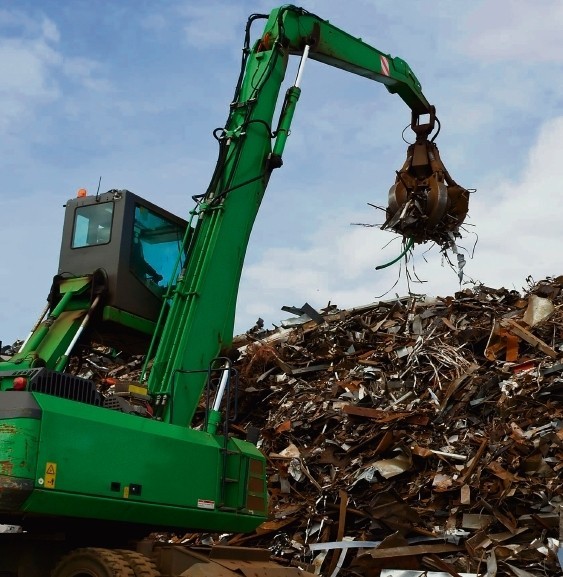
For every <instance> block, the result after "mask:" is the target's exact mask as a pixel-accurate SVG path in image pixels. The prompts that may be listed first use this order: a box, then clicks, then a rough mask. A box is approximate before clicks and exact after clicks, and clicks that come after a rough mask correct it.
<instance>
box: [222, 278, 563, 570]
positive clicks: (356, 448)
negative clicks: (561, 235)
mask: <svg viewBox="0 0 563 577" xmlns="http://www.w3.org/2000/svg"><path fill="white" fill-rule="evenodd" d="M324 313H325V314H324V315H323V318H322V319H317V320H316V321H309V322H305V323H304V324H302V325H301V326H298V327H294V328H292V329H290V330H279V331H277V332H276V333H274V334H272V335H270V336H268V337H266V338H262V339H257V340H256V341H255V342H253V343H251V344H248V345H246V346H245V347H243V348H242V349H241V352H242V353H243V357H242V360H241V362H240V373H241V391H240V403H241V406H240V410H239V415H240V419H241V424H242V425H244V424H245V423H246V422H249V423H252V424H253V425H254V426H260V427H261V428H262V441H261V448H262V450H263V451H264V453H265V454H266V456H267V457H268V461H269V465H270V471H271V475H270V480H269V486H270V494H271V520H270V521H268V522H267V523H265V524H264V525H263V526H262V527H260V529H259V530H258V531H257V532H256V534H255V535H253V536H251V537H248V536H242V535H240V536H235V537H231V538H230V539H229V540H228V541H229V542H230V543H232V544H243V543H244V544H246V545H257V546H266V547H272V544H273V546H274V552H275V554H276V555H277V556H278V557H281V558H286V559H297V558H299V559H305V560H307V561H308V562H309V563H310V564H311V565H312V566H313V567H314V568H316V569H317V570H319V569H320V571H321V574H322V575H327V576H328V575H333V574H334V571H335V569H337V568H340V574H341V575H370V576H371V575H377V574H378V571H379V570H380V569H382V568H386V569H401V568H402V569H416V570H419V571H420V570H433V571H441V572H444V571H445V572H446V574H451V575H456V574H458V573H472V574H476V573H486V572H487V571H488V574H490V575H494V574H497V575H514V576H516V577H527V576H529V575H560V574H561V570H562V568H561V566H560V562H561V561H558V560H557V554H558V548H559V546H560V539H561V537H562V536H563V535H561V532H562V531H563V525H562V524H561V523H562V521H561V512H560V511H561V506H562V505H563V364H562V362H561V359H562V358H563V277H559V278H556V279H547V280H545V281H542V282H540V283H537V284H535V285H533V286H531V287H530V289H529V291H527V293H526V294H525V295H523V296H521V295H520V294H519V293H518V292H516V291H509V290H506V289H500V290H493V289H489V288H487V287H484V286H481V287H479V288H477V289H474V290H466V291H464V292H460V293H458V294H456V295H455V297H450V298H438V299H436V300H434V301H433V302H427V303H424V302H420V301H417V300H416V299H413V298H408V299H397V300H394V301H392V302H382V303H375V304H372V305H370V306H366V307H363V308H359V309H355V310H349V311H340V312H338V311H330V310H325V311H324ZM250 336H252V334H250ZM559 555H563V551H561V550H560V549H559ZM387 574H389V573H387ZM417 574H418V573H417Z"/></svg>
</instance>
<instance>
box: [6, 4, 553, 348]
mask: <svg viewBox="0 0 563 577" xmlns="http://www.w3.org/2000/svg"><path fill="white" fill-rule="evenodd" d="M276 6H277V4H276V3H274V2H271V1H266V0H255V1H250V0H240V1H233V0H230V1H227V0H207V1H206V2H201V1H197V2H196V1H194V0H177V1H176V0H169V1H164V0H162V1H161V2H150V1H149V0H135V1H133V0H120V1H117V0H115V1H110V0H73V1H72V2H60V1H59V0H41V1H39V0H18V1H15V0H13V1H11V0H4V1H3V2H1V3H0V78H1V79H2V81H1V82H0V134H1V138H0V162H1V163H2V169H1V171H0V179H1V181H0V182H1V184H0V207H1V213H0V214H1V220H0V251H1V252H0V263H1V265H0V297H1V301H0V302H1V306H0V339H2V340H3V341H4V343H9V342H12V341H13V340H15V339H16V338H20V337H24V336H25V335H26V334H27V332H28V330H29V328H30V327H31V325H32V324H33V322H34V321H35V319H36V317H37V315H38V314H39V312H40V311H41V310H42V308H43V306H44V303H45V298H46V295H47V292H48V289H49V286H50V282H51V278H52V276H53V275H54V274H55V273H56V271H57V263H58V253H59V245H60V233H61V225H62V220H63V208H62V206H63V204H64V203H65V201H66V200H67V199H68V198H70V197H72V196H74V195H75V192H76V190H77V189H78V188H81V187H84V188H87V189H88V190H89V191H91V192H95V190H96V187H97V183H98V178H99V177H100V176H101V177H102V185H101V189H102V191H105V190H108V189H111V188H127V189H129V190H132V191H133V192H135V193H137V194H139V195H141V196H143V197H145V198H147V199H149V200H151V201H153V202H155V203H156V204H160V205H161V206H163V207H165V208H167V209H168V210H170V211H172V212H175V213H177V214H180V215H182V216H186V215H187V213H188V211H189V210H190V209H191V208H192V201H191V196H192V195H193V194H198V193H201V192H204V191H205V188H206V186H207V184H208V181H209V179H210V177H211V173H212V170H213V167H214V164H215V160H216V154H217V148H216V143H215V140H214V139H213V138H212V135H211V132H212V130H213V129H214V128H216V127H220V126H223V124H224V122H225V119H226V117H227V112H228V104H229V102H230V99H231V97H232V94H233V90H234V86H235V83H236V79H237V74H238V69H239V62H240V55H241V47H242V43H243V36H244V26H245V22H246V18H247V17H248V15H249V14H251V13H253V12H262V13H267V12H269V11H270V10H271V9H273V8H275V7H276ZM301 6H303V7H304V8H306V9H308V10H310V11H312V12H314V13H316V14H317V15H319V16H320V17H322V18H324V19H328V20H330V21H331V22H332V23H333V24H335V25H337V26H339V27H340V28H342V29H344V30H345V31H347V32H348V33H350V34H352V35H354V36H357V37H361V38H362V39H363V40H364V41H366V42H368V43H370V44H371V45H373V46H375V47H376V48H378V49H380V50H382V51H383V52H386V53H389V54H391V55H392V56H400V57H401V58H403V59H404V60H406V61H407V62H408V63H409V65H410V66H411V68H412V69H413V70H414V72H415V74H416V75H417V76H418V78H419V79H420V81H421V83H422V86H423V90H424V93H425V95H426V97H427V99H428V100H429V101H430V102H431V103H433V104H434V105H435V106H436V108H437V111H438V116H439V118H440V120H441V123H442V131H441V133H440V135H439V137H438V140H437V144H438V146H439V148H440V151H441V154H442V159H443V160H444V162H445V164H446V166H447V167H448V169H449V171H450V173H451V174H452V176H453V177H454V178H455V179H456V180H457V181H458V182H459V183H460V184H462V185H463V186H465V187H467V188H475V189H476V190H477V192H476V193H475V194H474V195H473V196H472V199H471V205H470V214H469V218H468V220H467V227H466V229H467V232H466V233H464V238H463V240H462V241H461V242H460V247H459V248H460V250H462V251H465V254H466V258H467V261H468V262H467V265H466V268H465V271H466V275H467V276H466V281H467V282H469V281H470V280H473V281H474V282H478V283H483V284H485V285H488V286H493V287H500V286H506V287H507V288H515V289H517V290H520V289H522V288H523V287H525V286H527V284H526V282H527V281H526V279H527V277H529V276H531V277H533V278H534V279H535V280H540V279H541V278H544V277H546V276H556V275H559V274H561V272H563V270H562V268H563V267H562V265H561V260H563V258H562V257H561V251H560V249H559V247H560V242H561V237H562V236H563V231H562V229H561V226H560V223H559V221H560V206H561V203H562V201H561V197H560V194H561V191H562V189H563V181H562V177H563V160H562V159H561V153H560V149H561V140H562V138H563V105H562V103H563V97H562V94H563V90H562V89H563V75H562V74H561V71H562V68H563V35H561V32H560V31H561V28H562V26H563V3H561V2H559V1H558V0H536V2H528V1H524V0H480V1H479V0H474V1H473V2H452V1H451V0H435V1H434V2H431V3H428V2H413V1H407V0H354V1H350V2H342V1H341V0H324V1H320V0H319V1H314V0H303V2H302V3H301ZM261 25H262V24H260V22H259V25H258V26H256V29H257V30H259V28H260V26H261ZM294 69H295V64H291V65H290V72H289V73H288V81H289V82H291V81H292V80H293V78H294V72H292V70H294ZM302 90H303V93H302V96H301V100H300V102H299V106H298V110H297V112H296V115H295V118H294V122H293V127H292V134H291V136H290V139H289V142H288V144H287V147H286V152H285V155H284V166H283V168H281V169H280V170H278V171H276V172H275V173H274V175H273V177H272V179H271V182H270V186H269V188H268V191H267V193H266V197H265V200H264V203H263V206H262V208H261V211H260V213H259V216H258V219H257V222H256V225H255V228H254V231H253V234H252V238H251V244H250V247H249V250H248V253H247V259H246V264H245V269H244V271H243V278H242V283H241V290H240V296H239V306H238V312H237V323H236V330H237V332H242V331H244V330H246V329H247V328H249V327H250V326H252V325H253V324H254V321H255V320H256V318H257V317H258V316H261V317H262V318H264V319H265V321H266V326H268V327H271V325H272V323H278V322H279V320H280V319H283V318H286V317H287V316H288V315H287V313H284V312H282V311H280V307H281V306H283V305H293V306H300V305H302V304H303V303H304V302H309V303H310V304H312V305H313V306H316V307H323V306H325V305H326V304H327V302H328V301H331V302H332V303H335V304H337V305H339V306H340V307H342V308H344V307H352V306H357V305H361V304H366V303H369V302H372V301H374V300H377V299H379V298H381V297H382V295H386V296H385V297H384V298H390V297H392V296H393V295H395V294H400V295H404V294H406V293H407V292H408V291H409V290H410V291H412V292H415V293H426V294H429V295H434V296H435V295H440V296H446V295H450V294H453V293H454V292H455V291H456V290H459V281H458V279H457V275H456V273H455V271H452V270H451V268H450V267H449V266H447V263H443V262H442V257H441V255H440V253H439V251H438V250H437V249H436V248H432V247H430V246H429V245H425V246H419V247H417V248H416V249H415V251H414V256H413V258H412V259H411V260H410V261H409V263H408V265H407V269H406V270H405V266H404V263H403V266H402V267H401V266H400V265H399V264H397V265H395V266H393V267H390V268H387V269H385V270H384V271H376V270H375V267H376V266H377V265H380V264H382V263H385V262H388V261H389V260H391V259H393V258H394V257H396V256H397V255H398V254H399V252H400V240H399V239H395V237H394V235H393V234H391V233H389V232H382V231H380V230H379V229H378V228H377V227H361V226H355V225H353V224H352V223H365V224H374V225H375V224H379V223H381V221H382V218H381V214H380V213H378V212H377V211H376V210H375V209H373V208H372V207H371V206H370V205H369V203H372V204H378V205H385V204H386V198H387V191H388V189H389V186H390V185H391V184H392V182H393V180H394V171H395V170H396V169H398V168H399V167H400V166H401V165H402V163H403V161H404V155H405V151H406V145H405V144H404V142H403V141H402V138H401V134H402V131H403V129H404V127H405V126H406V125H407V124H408V123H409V121H410V111H409V110H408V108H407V107H406V105H405V104H404V103H403V102H402V100H401V99H400V98H399V97H398V96H394V95H390V94H388V93H387V91H386V90H385V88H384V87H383V85H381V84H378V83H376V82H372V81H369V80H366V79H364V78H359V77H356V76H353V75H351V74H349V73H345V72H343V71H341V70H336V69H332V68H330V67H327V66H325V65H322V64H319V63H316V62H310V63H309V64H308V65H307V68H306V71H305V76H304V79H303V83H302ZM406 272H408V273H410V274H406ZM415 273H416V277H418V279H419V280H421V281H423V282H422V283H420V282H412V280H416V277H415V276H414V275H415ZM409 276H410V278H411V282H410V283H409V282H408V277H409ZM467 286H471V284H468V285H467Z"/></svg>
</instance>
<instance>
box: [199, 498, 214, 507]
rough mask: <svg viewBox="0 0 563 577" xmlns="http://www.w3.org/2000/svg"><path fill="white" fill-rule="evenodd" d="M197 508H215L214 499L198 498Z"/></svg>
mask: <svg viewBox="0 0 563 577" xmlns="http://www.w3.org/2000/svg"><path fill="white" fill-rule="evenodd" d="M197 508H198V509H215V501H210V500H209V499H198V500H197Z"/></svg>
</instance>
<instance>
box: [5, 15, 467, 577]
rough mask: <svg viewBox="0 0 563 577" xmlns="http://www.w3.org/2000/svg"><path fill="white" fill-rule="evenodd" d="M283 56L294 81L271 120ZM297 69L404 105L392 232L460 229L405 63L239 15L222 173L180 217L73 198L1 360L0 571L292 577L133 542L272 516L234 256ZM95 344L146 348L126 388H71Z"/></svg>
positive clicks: (278, 155)
mask: <svg viewBox="0 0 563 577" xmlns="http://www.w3.org/2000/svg"><path fill="white" fill-rule="evenodd" d="M259 19H265V20H266V24H265V28H264V31H263V33H262V34H261V35H260V37H259V38H258V39H257V40H256V41H255V42H254V43H253V44H251V42H250V36H251V26H252V24H253V23H254V22H255V21H257V20H259ZM293 55H296V56H298V57H300V58H301V60H300V64H299V69H298V73H297V78H296V79H295V82H294V83H293V85H292V86H290V87H289V89H288V90H287V92H286V93H285V96H284V97H283V98H284V100H283V105H282V106H281V108H280V110H281V112H280V113H279V118H278V119H277V126H274V125H273V122H274V121H273V117H274V113H275V110H276V106H277V104H278V100H279V98H280V90H281V87H282V84H283V80H284V77H285V74H286V68H287V65H288V60H289V57H290V56H293ZM308 58H312V59H314V60H318V61H320V62H323V63H325V64H328V65H330V66H334V67H336V68H339V69H341V70H343V71H344V72H349V73H352V74H357V75H360V76H364V77H365V78H367V79H368V80H373V81H375V82H378V83H381V84H383V85H384V86H385V87H386V88H387V90H388V91H389V92H390V93H392V94H398V95H399V97H400V98H401V99H402V100H403V101H404V103H405V104H406V105H407V106H408V107H409V109H410V110H411V118H410V121H411V127H412V129H413V131H414V136H415V142H414V143H413V144H412V145H411V146H410V147H409V149H408V151H407V160H406V161H405V164H404V166H403V167H402V168H401V169H400V170H399V171H398V172H397V175H396V178H395V183H394V185H393V186H392V187H391V190H390V192H389V207H388V209H387V220H386V227H387V228H390V229H392V230H394V231H396V232H398V233H399V234H401V235H403V236H404V237H405V238H408V239H409V240H410V241H411V242H426V241H428V240H433V241H436V242H442V241H443V239H450V238H451V237H452V235H454V236H455V235H456V234H458V233H459V226H460V225H461V223H462V222H463V219H464V217H465V215H466V213H467V202H468V192H467V191H466V190H465V189H463V188H461V187H459V186H458V185H457V184H456V183H455V182H454V181H453V180H452V179H451V177H450V176H449V174H448V173H447V171H446V169H445V168H444V166H443V164H442V162H441V160H440V157H439V154H438V150H437V148H436V145H435V144H434V142H433V140H432V139H431V134H432V133H433V131H434V129H435V123H436V122H437V121H436V114H435V109H434V107H433V106H431V105H430V104H429V103H428V101H427V100H426V98H425V97H424V95H423V93H422V90H421V85H420V83H419V81H418V80H417V78H416V77H415V75H414V74H413V72H412V70H411V69H410V68H409V66H408V65H407V63H406V62H405V61H404V60H401V59H400V58H393V57H391V56H389V55H388V54H385V53H383V52H380V51H379V50H377V49H375V48H373V47H371V46H369V45H367V44H366V43H364V42H363V41H362V40H360V39H358V38H354V37H353V36H350V35H349V34H347V33H346V32H343V31H342V30H340V29H338V28H336V27H335V26H333V25H332V24H330V23H329V22H327V21H325V20H323V19H321V18H319V17H318V16H315V15H314V14H311V13H309V12H307V11H305V10H303V9H301V8H297V7H295V6H282V7H280V8H277V9H275V10H273V11H272V12H271V13H270V14H269V15H258V14H255V15H252V16H251V17H250V18H249V20H248V24H247V29H246V40H245V46H244V50H243V62H242V67H241V73H240V76H239V78H238V81H237V83H236V89H235V94H234V99H233V102H232V103H231V105H230V107H229V115H228V119H227V122H226V124H225V127H224V128H223V129H221V130H217V131H216V132H215V133H214V135H215V137H216V139H217V141H218V144H219V153H218V160H217V164H216V168H215V171H214V173H213V175H212V178H211V182H210V184H209V187H208V189H207V191H206V192H205V193H204V194H201V195H200V196H195V197H194V199H195V207H194V208H193V210H192V211H191V212H190V213H189V218H188V220H187V221H185V220H183V219H182V218H179V217H176V216H174V215H172V214H170V213H168V212H166V211H165V210H163V209H161V208H159V207H158V206H156V205H154V204H152V203H150V202H148V201H146V200H144V199H142V198H140V197H139V196H137V195H135V194H133V193H131V192H129V191H127V190H110V191H108V192H105V193H103V194H96V195H90V196H89V195H87V194H86V193H85V191H83V190H81V191H79V194H78V196H77V197H76V198H74V199H72V200H69V201H68V202H67V204H66V210H65V221H64V227H63V234H62V245H61V253H60V263H59V270H58V273H57V274H56V276H55V277H54V279H53V283H52V288H51V290H50V293H49V295H48V299H47V306H46V308H45V310H44V311H43V313H42V314H41V316H40V318H39V319H38V321H37V323H36V325H35V326H34V327H33V329H32V330H31V331H30V334H29V336H28V338H27V339H26V340H25V342H24V343H23V344H22V345H21V346H20V347H19V349H18V351H17V352H16V353H15V354H14V355H13V356H12V357H11V358H10V359H9V360H7V361H2V362H0V523H3V524H8V525H12V526H16V527H18V528H19V529H20V530H19V531H18V532H14V533H2V534H0V575H2V576H10V577H16V576H17V577H38V576H43V575H51V576H52V577H73V576H74V577H77V576H84V575H88V576H90V577H107V576H114V577H117V576H120V577H121V576H126V575H127V576H129V575H133V574H135V575H137V576H139V575H143V576H144V577H152V576H156V575H180V574H181V575H186V576H189V575H203V574H205V575H231V574H232V575H234V574H235V572H234V571H236V568H237V567H239V566H240V564H244V566H245V567H258V568H259V569H256V571H257V572H256V573H252V574H260V575H262V574H265V573H268V572H269V571H270V570H271V571H274V573H272V574H276V575H285V574H286V572H287V575H290V574H294V573H295V572H297V573H299V574H301V575H304V574H305V573H304V572H303V571H302V570H300V569H298V568H295V567H293V568H291V567H287V568H280V567H279V566H277V565H272V564H271V562H270V561H269V560H268V558H267V554H264V553H263V552H257V551H250V550H246V549H241V550H238V549H234V548H227V549H214V550H212V552H211V553H209V554H203V553H202V552H197V551H190V550H188V549H186V548H183V547H181V546H171V545H167V546H162V547H156V546H152V545H151V546H150V547H148V546H147V544H146V543H147V542H146V541H137V540H140V539H141V538H142V537H143V536H145V535H147V534H148V533H149V532H151V531H156V530H158V531H164V530H183V531H184V530H188V529H189V530H202V531H218V532H252V531H253V530H255V529H256V528H257V527H258V526H259V525H260V524H261V523H263V522H264V521H265V520H266V519H267V517H268V495H267V486H266V460H265V458H264V456H263V454H262V453H261V452H260V450H259V449H258V448H257V446H256V439H257V433H256V431H255V430H252V429H250V430H249V431H248V435H247V438H246V439H239V438H237V437H236V436H234V435H232V434H231V433H230V432H229V421H230V420H231V419H232V418H233V415H234V405H233V403H232V402H231V400H232V399H233V398H234V397H235V396H236V371H235V369H234V368H233V358H232V354H231V352H232V351H231V345H232V338H233V326H234V316H235V304H236V298H237V290H238V285H239V279H240V275H241V271H242V268H243V261H244V255H245V251H246V247H247V243H248V240H249V236H250V232H251V229H252V226H253V222H254V220H255V217H256V214H257V212H258V210H259V207H260V203H261V200H262V197H263V195H264V193H265V190H266V187H267V184H268V181H269V179H270V176H271V175H272V172H273V171H274V170H275V169H277V168H279V167H281V166H282V157H283V151H284V147H285V145H286V140H287V138H288V135H289V132H290V126H291V122H292V119H293V116H294V112H295V109H296V105H297V101H298V99H299V95H300V91H301V87H300V86H301V80H302V75H303V71H304V66H305V63H306V61H307V59H308ZM423 120H424V122H423ZM446 242H447V240H446ZM89 343H97V344H103V345H104V346H106V347H110V348H111V347H113V348H114V349H115V350H120V351H128V352H129V353H132V354H143V355H144V358H145V359H146V360H145V365H144V367H143V370H142V373H141V377H140V378H139V379H138V382H119V383H117V384H114V385H113V386H111V387H105V388H104V387H100V384H99V383H97V382H94V381H93V380H90V379H87V378H84V377H79V376H76V374H75V371H73V370H72V367H73V359H74V361H76V358H78V357H79V356H80V351H82V350H84V348H85V346H87V345H88V344H89ZM201 407H203V409H204V411H203V417H201V412H202V411H201V410H200V409H201ZM198 408H199V409H198ZM196 412H197V413H198V415H199V417H200V418H199V420H198V426H197V427H196V426H194V417H195V416H196ZM137 542H138V543H139V544H138V545H136V544H135V543H137ZM143 547H144V549H143ZM147 547H148V548H147ZM253 564H254V565H253ZM272 567H274V568H275V570H274V569H272ZM237 574H238V573H237Z"/></svg>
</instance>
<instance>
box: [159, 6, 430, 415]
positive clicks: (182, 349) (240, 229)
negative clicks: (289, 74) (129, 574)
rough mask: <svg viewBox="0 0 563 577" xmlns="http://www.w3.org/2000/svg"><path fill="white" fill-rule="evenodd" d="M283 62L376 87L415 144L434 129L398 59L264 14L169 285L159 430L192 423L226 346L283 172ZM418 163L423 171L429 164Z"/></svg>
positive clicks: (289, 12)
mask: <svg viewBox="0 0 563 577" xmlns="http://www.w3.org/2000/svg"><path fill="white" fill-rule="evenodd" d="M258 17H259V16H256V15H255V16H253V17H252V20H255V19H257V18H258ZM247 32H248V30H247ZM247 37H248V34H247ZM290 55H300V56H301V57H302V62H301V66H300V70H299V73H298V78H299V80H300V78H301V73H302V69H303V66H304V63H305V60H306V58H307V56H310V57H311V58H313V59H315V60H318V61H320V62H323V63H325V64H328V65H330V66H334V67H337V68H340V69H342V70H344V71H346V72H349V73H352V74H357V75H360V76H363V77H365V78H368V79H370V80H374V81H376V82H379V83H382V84H384V85H385V87H386V88H387V90H388V91H389V92H390V93H394V94H395V93H396V94H398V95H399V96H400V97H401V98H402V99H403V101H404V102H405V103H406V104H407V106H409V108H410V109H411V112H412V126H413V129H415V132H416V134H417V141H419V142H425V141H426V140H427V137H428V135H429V134H430V133H431V132H432V130H433V128H434V120H435V110H434V107H433V106H431V105H430V104H429V103H428V101H427V99H426V98H425V96H424V95H423V93H422V89H421V85H420V82H419V81H418V79H417V78H416V76H415V75H414V73H413V72H412V70H411V69H410V67H409V66H408V65H407V63H406V62H405V61H404V60H401V59H400V58H393V57H391V56H389V55H388V54H385V53H383V52H381V51H379V50H377V49H376V48H373V47H371V46H369V45H368V44H366V43H365V42H363V41H362V40H361V39H359V38H354V37H353V36H351V35H349V34H347V33H346V32H344V31H342V30H340V29H338V28H336V27H335V26H333V25H332V24H330V23H329V22H328V21H326V20H322V19H321V18H319V17H317V16H315V15H313V14H310V13H309V12H306V11H305V10H303V9H301V8H297V7H295V6H283V7H281V8H278V9H276V10H274V11H272V12H271V14H270V15H269V17H267V23H266V26H265V28H264V32H263V34H262V36H261V37H260V38H259V40H257V41H256V42H255V43H254V46H253V47H252V48H250V47H249V46H245V49H244V50H243V68H242V70H241V77H240V78H239V82H238V83H237V88H236V91H235V98H234V100H233V103H232V104H231V107H230V112H229V116H228V119H227V123H226V125H225V128H224V129H221V130H220V131H216V133H217V134H216V137H217V140H218V142H219V158H218V161H217V165H216V168H215V172H214V174H213V177H212V179H211V182H210V185H209V187H208V189H207V192H206V194H205V195H203V196H202V197H199V198H198V202H199V204H198V207H197V209H196V210H197V213H198V219H197V224H196V226H195V230H194V233H193V235H192V238H191V243H190V247H189V250H188V255H187V265H186V268H185V270H184V271H183V274H182V275H181V277H180V278H181V280H180V281H179V282H178V283H177V286H176V290H175V293H174V295H173V299H172V304H171V308H170V313H169V315H168V316H167V320H166V323H165V325H164V328H163V330H162V337H161V340H160V344H159V347H158V350H157V354H156V357H155V361H154V365H153V368H152V371H151V374H150V377H149V381H148V388H149V391H150V393H151V394H152V396H153V398H154V399H156V401H157V407H156V414H157V416H158V418H160V419H162V420H164V421H166V422H171V423H176V424H180V425H189V424H190V423H191V421H192V418H193V415H194V412H195V410H196V408H197V406H198V402H199V399H200V396H201V393H202V391H203V388H204V386H205V376H204V375H205V370H206V369H207V366H208V365H209V363H210V361H211V359H213V358H215V357H217V356H219V355H221V354H224V351H226V350H228V349H229V347H230V345H231V342H232V337H233V326H234V315H235V305H236V298H237V292H238V286H239V281H240V275H241V271H242V267H243V261H244V255H245V252H246V247H247V244H248V240H249V237H250V233H251V230H252V226H253V223H254V220H255V218H256V215H257V212H258V210H259V207H260V203H261V201H262V198H263V196H264V193H265V190H266V187H267V184H268V181H269V178H270V175H271V172H272V170H273V169H275V168H278V167H280V166H281V165H282V153H283V149H284V146H285V142H286V139H287V137H288V135H289V129H290V126H291V121H292V118H293V114H294V111H295V107H296V105H297V101H298V99H299V96H300V91H301V89H300V87H299V85H298V84H299V81H297V82H296V84H295V85H294V86H292V87H290V88H289V90H288V91H287V93H286V97H285V101H284V105H283V106H282V109H281V113H280V118H279V120H278V127H277V129H276V130H275V131H272V128H271V127H272V120H273V116H274V112H275V108H276V105H277V102H278V99H279V93H280V89H281V86H282V82H283V80H284V77H285V74H286V69H287V64H288V58H289V56H290ZM423 114H426V115H428V116H429V119H430V120H429V122H428V123H426V124H421V123H420V122H419V120H420V116H421V115H423ZM426 164H427V165H428V166H430V160H429V159H426ZM421 174H422V173H421ZM432 178H433V172H432V171H431V172H430V175H428V174H426V173H424V179H425V182H428V180H429V179H430V180H431V179H432ZM416 180H417V179H416V178H415V181H416ZM415 184H416V182H415ZM157 332H158V331H157ZM194 371H196V372H194Z"/></svg>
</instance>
